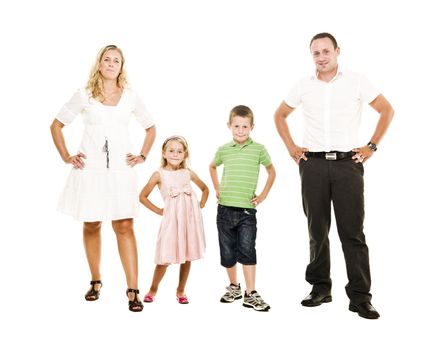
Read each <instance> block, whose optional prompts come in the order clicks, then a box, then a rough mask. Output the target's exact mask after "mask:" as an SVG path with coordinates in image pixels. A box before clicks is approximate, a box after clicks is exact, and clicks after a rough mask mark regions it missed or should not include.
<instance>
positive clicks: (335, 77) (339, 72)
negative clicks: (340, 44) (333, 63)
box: [311, 64, 344, 83]
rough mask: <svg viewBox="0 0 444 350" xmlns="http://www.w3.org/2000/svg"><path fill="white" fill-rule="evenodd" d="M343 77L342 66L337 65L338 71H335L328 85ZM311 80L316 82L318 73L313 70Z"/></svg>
mask: <svg viewBox="0 0 444 350" xmlns="http://www.w3.org/2000/svg"><path fill="white" fill-rule="evenodd" d="M342 75H344V70H343V69H342V66H341V65H339V64H338V70H337V71H336V75H335V76H334V77H333V79H332V80H330V81H329V83H331V82H333V81H335V80H336V79H338V77H340V76H342ZM311 79H312V80H318V71H317V70H315V72H314V74H313V75H312V76H311Z"/></svg>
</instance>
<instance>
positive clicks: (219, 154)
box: [214, 148, 223, 166]
mask: <svg viewBox="0 0 444 350" xmlns="http://www.w3.org/2000/svg"><path fill="white" fill-rule="evenodd" d="M222 163H223V161H222V152H221V149H220V148H219V149H218V150H217V152H216V155H215V156H214V164H215V165H216V166H219V165H221V164H222Z"/></svg>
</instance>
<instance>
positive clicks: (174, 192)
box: [168, 185, 192, 198]
mask: <svg viewBox="0 0 444 350" xmlns="http://www.w3.org/2000/svg"><path fill="white" fill-rule="evenodd" d="M181 193H184V194H187V195H189V196H191V193H192V189H191V186H190V185H185V186H183V187H182V188H177V187H170V190H169V192H168V194H169V195H170V197H171V198H174V197H177V196H178V195H180V194H181Z"/></svg>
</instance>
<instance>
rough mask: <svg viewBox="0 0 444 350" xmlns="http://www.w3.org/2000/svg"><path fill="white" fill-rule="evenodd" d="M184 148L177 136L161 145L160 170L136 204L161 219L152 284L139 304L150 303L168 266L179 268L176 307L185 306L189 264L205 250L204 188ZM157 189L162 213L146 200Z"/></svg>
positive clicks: (185, 146)
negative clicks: (200, 196) (139, 204)
mask: <svg viewBox="0 0 444 350" xmlns="http://www.w3.org/2000/svg"><path fill="white" fill-rule="evenodd" d="M188 157H189V152H188V144H187V142H186V140H185V139H184V138H183V137H181V136H172V137H169V138H167V139H166V140H165V142H164V143H163V145H162V161H161V167H160V169H159V170H158V171H156V172H154V174H153V175H152V176H151V178H150V179H149V181H148V183H147V184H146V185H145V187H144V188H143V190H142V192H141V193H140V202H141V203H142V204H143V205H144V206H145V207H147V208H148V209H150V210H152V211H153V212H155V213H156V214H159V215H162V216H163V219H162V223H161V224H160V229H159V235H158V238H157V246H156V257H155V259H154V262H155V263H156V268H155V269H154V275H153V281H152V284H151V287H150V290H149V291H148V293H147V294H146V295H145V297H144V299H143V301H144V302H147V303H150V302H153V301H154V296H155V295H156V293H157V289H158V287H159V283H160V282H161V280H162V278H163V276H164V275H165V272H166V270H167V267H168V265H170V264H180V274H179V285H178V287H177V291H176V296H177V300H178V302H179V303H180V304H188V298H187V296H186V294H185V285H186V283H187V279H188V275H189V272H190V267H191V261H192V260H197V259H201V258H202V257H203V253H204V250H205V236H204V229H203V222H202V216H201V210H200V209H201V208H203V207H204V206H205V203H206V201H207V198H208V193H209V190H208V187H207V186H206V185H205V183H203V181H202V180H201V179H199V177H198V176H197V175H196V174H195V173H194V172H193V171H191V170H190V169H188V167H187V160H188ZM191 181H193V182H194V183H195V184H196V185H197V186H198V187H199V188H200V189H201V190H202V198H201V199H200V202H199V201H198V199H197V196H196V194H195V193H194V191H193V189H192V188H191V184H190V182H191ZM156 185H157V186H158V187H159V189H160V192H161V194H162V197H163V200H164V202H165V207H164V208H163V209H161V208H159V207H157V206H156V205H154V204H153V203H152V202H151V201H150V200H149V199H148V196H149V195H150V193H151V192H152V190H153V189H154V187H155V186H156Z"/></svg>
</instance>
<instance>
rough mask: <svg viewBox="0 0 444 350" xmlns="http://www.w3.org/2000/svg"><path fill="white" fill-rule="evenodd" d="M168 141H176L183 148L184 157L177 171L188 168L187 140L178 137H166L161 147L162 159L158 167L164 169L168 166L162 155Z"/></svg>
mask: <svg viewBox="0 0 444 350" xmlns="http://www.w3.org/2000/svg"><path fill="white" fill-rule="evenodd" d="M170 141H177V142H179V143H180V144H181V145H182V146H183V151H184V152H185V157H184V158H183V161H182V163H180V164H179V169H187V168H188V158H189V156H190V152H189V150H188V143H187V140H185V138H184V137H182V136H179V135H174V136H170V137H168V138H167V139H166V140H165V141H164V142H163V145H162V158H161V161H160V167H161V168H165V167H166V166H167V164H168V162H167V160H166V159H165V157H164V156H163V153H164V152H165V151H166V148H167V146H168V143H169V142H170Z"/></svg>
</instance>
